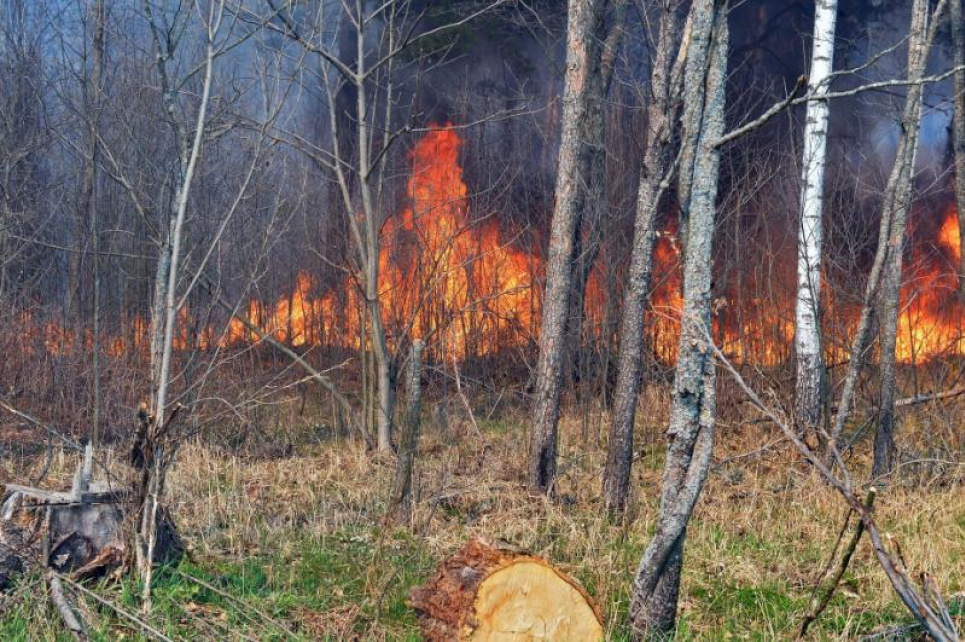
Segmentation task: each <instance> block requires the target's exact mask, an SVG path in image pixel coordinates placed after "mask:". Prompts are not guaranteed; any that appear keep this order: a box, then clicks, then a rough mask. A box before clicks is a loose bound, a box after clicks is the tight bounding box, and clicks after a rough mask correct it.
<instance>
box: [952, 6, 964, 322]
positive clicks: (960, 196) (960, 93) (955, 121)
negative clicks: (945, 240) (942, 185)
mask: <svg viewBox="0 0 965 642" xmlns="http://www.w3.org/2000/svg"><path fill="white" fill-rule="evenodd" d="M949 2H951V21H952V49H953V55H952V59H953V62H954V65H955V67H957V68H958V71H956V72H955V112H954V114H953V115H952V150H953V152H954V159H955V207H956V209H957V210H958V240H959V248H961V249H965V16H963V15H962V0H949ZM958 288H959V290H960V292H961V296H962V302H963V305H965V252H961V263H960V264H959V267H958Z"/></svg>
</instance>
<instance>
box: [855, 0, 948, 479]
mask: <svg viewBox="0 0 965 642" xmlns="http://www.w3.org/2000/svg"><path fill="white" fill-rule="evenodd" d="M944 2H945V0H942V1H941V2H940V4H939V7H938V10H940V9H941V8H942V5H944ZM936 11H937V10H936ZM930 20H932V21H935V22H936V23H937V21H938V16H937V15H936V16H930V15H929V2H927V0H916V1H915V2H914V3H913V4H912V17H911V27H910V29H909V32H908V80H909V83H910V84H909V85H908V93H907V94H906V96H905V108H904V110H903V112H902V118H901V124H900V126H901V131H902V135H903V137H904V139H905V145H906V146H907V147H908V154H907V156H906V158H905V159H904V161H903V163H904V165H903V167H901V169H900V172H901V174H900V176H899V178H898V180H897V183H896V185H895V192H894V200H893V201H892V202H891V203H889V204H887V207H888V209H887V210H885V211H883V212H882V219H884V218H891V219H892V223H891V228H890V230H889V233H888V236H887V237H885V236H883V235H882V236H881V237H880V238H879V239H878V242H879V243H882V242H884V243H886V244H887V252H888V259H887V264H886V265H885V269H884V274H883V275H882V282H881V292H880V293H879V303H878V305H879V312H878V314H879V316H880V330H879V332H880V347H881V363H880V370H879V377H880V379H881V387H880V392H879V394H880V402H879V403H880V407H879V413H880V414H879V417H878V430H877V432H876V433H875V444H874V465H873V467H872V474H874V475H875V476H878V475H883V474H885V473H889V472H891V467H892V460H893V456H894V448H895V437H894V431H895V395H896V391H897V385H898V382H897V380H896V372H895V358H896V354H895V349H896V345H897V339H898V313H899V308H900V306H901V267H902V258H903V254H904V252H903V248H904V242H905V225H906V222H907V220H908V209H909V206H910V205H911V192H912V179H913V177H914V175H915V159H916V158H917V155H918V133H919V130H920V127H921V105H922V98H923V95H924V87H923V86H922V84H921V79H922V77H923V76H924V75H925V65H926V63H927V62H928V52H929V49H930V48H931V38H930V37H929V21H930Z"/></svg>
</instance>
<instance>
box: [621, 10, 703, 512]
mask: <svg viewBox="0 0 965 642" xmlns="http://www.w3.org/2000/svg"><path fill="white" fill-rule="evenodd" d="M657 4H658V10H659V12H660V26H659V34H658V39H657V49H656V52H655V54H654V58H653V69H652V71H651V74H650V92H649V93H650V103H649V104H648V106H647V130H646V131H647V134H646V135H647V139H646V142H645V147H644V152H643V164H642V165H641V168H640V185H639V187H638V190H637V203H636V216H635V219H634V228H633V246H632V248H631V253H630V271H629V273H628V274H627V284H626V292H625V294H624V300H623V310H622V313H621V320H620V353H619V356H618V357H617V359H618V363H617V384H616V390H615V392H614V394H615V398H614V403H613V411H612V413H611V416H610V439H609V443H608V449H607V460H606V468H605V469H604V471H603V497H604V501H605V502H606V505H607V510H609V511H610V512H611V513H612V514H622V513H623V511H624V510H625V509H626V503H627V495H628V493H629V489H630V468H631V463H632V460H633V426H634V419H635V417H636V410H637V397H638V394H639V392H640V378H641V370H642V364H643V336H644V335H643V329H644V320H645V318H646V314H645V312H646V304H647V296H648V294H649V290H650V276H651V273H652V271H653V247H654V242H655V240H656V238H657V214H658V207H659V205H660V200H661V197H662V195H663V193H664V192H665V191H666V190H665V188H666V185H667V183H668V181H669V179H670V175H669V172H670V170H671V158H670V156H671V147H672V135H673V123H674V121H675V120H676V114H677V111H678V109H679V93H680V82H679V81H680V80H681V79H682V78H683V74H682V72H683V63H684V61H685V60H686V58H687V54H686V50H687V39H688V34H687V33H686V32H685V33H684V41H683V42H682V43H681V44H680V45H679V49H678V40H679V39H680V34H679V31H680V25H679V24H678V23H679V19H678V13H679V10H680V9H679V6H678V4H679V3H678V2H676V1H673V0H669V1H665V2H659V3H657ZM675 51H676V52H677V53H676V57H675V55H674V52H675ZM675 58H676V62H674V59H675Z"/></svg>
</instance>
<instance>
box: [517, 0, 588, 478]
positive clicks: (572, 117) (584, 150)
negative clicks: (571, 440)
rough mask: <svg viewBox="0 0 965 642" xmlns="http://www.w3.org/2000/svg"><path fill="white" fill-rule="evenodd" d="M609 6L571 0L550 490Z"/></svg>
mask: <svg viewBox="0 0 965 642" xmlns="http://www.w3.org/2000/svg"><path fill="white" fill-rule="evenodd" d="M604 7H605V1H604V0H569V9H568V11H569V14H568V15H569V24H568V27H567V39H566V76H565V87H564V90H563V117H562V120H563V122H562V135H561V138H560V154H559V168H558V171H557V179H556V206H555V208H554V211H553V224H552V230H551V233H550V246H549V257H548V260H547V267H546V292H545V294H544V296H543V314H542V321H541V325H540V350H539V360H538V361H537V364H536V392H535V399H534V403H533V426H532V429H531V430H532V432H531V434H530V454H529V459H530V465H529V482H530V485H531V486H532V487H533V488H536V489H538V490H540V491H544V492H547V491H549V490H550V489H551V488H552V486H553V482H554V481H555V479H556V449H557V424H558V423H559V417H560V389H561V387H562V378H563V372H562V366H563V363H562V361H563V354H564V350H565V343H566V317H567V313H568V312H569V304H570V291H571V289H572V282H573V258H574V257H573V254H574V245H575V240H576V234H577V232H578V230H579V229H580V218H581V216H582V212H583V209H584V207H585V204H586V187H585V186H586V181H587V180H588V164H589V161H590V160H591V157H592V154H591V151H590V149H589V147H588V145H586V142H585V141H584V140H583V137H582V131H581V130H582V128H583V126H584V124H585V123H586V122H592V119H593V118H594V116H593V113H592V112H593V111H594V110H599V109H600V107H601V106H600V104H599V101H598V100H595V99H594V98H595V97H594V96H593V95H592V93H593V92H592V91H591V89H592V87H593V85H594V83H593V82H591V77H592V75H593V74H596V73H598V72H599V65H600V49H601V47H600V37H599V36H600V29H601V27H602V24H603V14H604V11H603V8H604Z"/></svg>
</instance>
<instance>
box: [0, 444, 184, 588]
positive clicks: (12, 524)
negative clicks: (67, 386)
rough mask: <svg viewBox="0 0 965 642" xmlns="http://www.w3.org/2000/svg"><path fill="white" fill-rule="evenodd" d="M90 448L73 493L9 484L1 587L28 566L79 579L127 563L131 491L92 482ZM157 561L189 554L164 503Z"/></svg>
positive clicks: (2, 508) (2, 514)
mask: <svg viewBox="0 0 965 642" xmlns="http://www.w3.org/2000/svg"><path fill="white" fill-rule="evenodd" d="M91 461H92V454H91V450H90V448H89V447H88V449H87V451H86V453H85V457H84V461H83V462H82V463H81V465H80V467H79V468H78V471H77V474H76V475H75V478H74V484H73V487H72V488H71V489H70V490H69V491H51V490H45V489H42V488H33V487H30V486H20V485H17V484H7V485H6V488H5V491H6V492H5V494H4V497H3V502H2V503H0V590H2V589H3V588H9V586H10V585H11V584H12V583H13V581H14V579H15V578H16V576H17V575H19V574H20V573H22V572H23V570H24V569H25V568H27V567H32V566H38V565H39V566H41V567H49V568H51V569H53V570H55V571H57V572H58V573H71V574H72V575H73V577H74V578H75V579H91V578H96V577H101V576H104V575H107V574H109V573H111V572H112V571H114V570H116V569H118V568H120V567H121V566H123V565H124V563H125V560H126V556H127V548H128V547H127V544H126V533H125V522H126V520H128V519H129V517H130V516H129V513H130V510H131V506H130V504H131V501H130V493H129V492H127V491H123V490H118V489H116V488H112V487H111V485H110V484H107V483H105V482H96V481H92V480H91ZM157 529H158V540H157V546H156V547H155V551H154V552H155V556H154V558H155V559H154V561H155V563H173V562H175V561H176V560H178V559H179V558H180V557H181V555H182V554H183V553H184V546H183V544H182V543H181V540H180V538H179V537H178V534H177V529H176V528H175V526H174V523H173V521H171V518H170V516H169V515H168V513H167V511H166V510H165V509H164V507H159V509H158V526H157Z"/></svg>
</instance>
